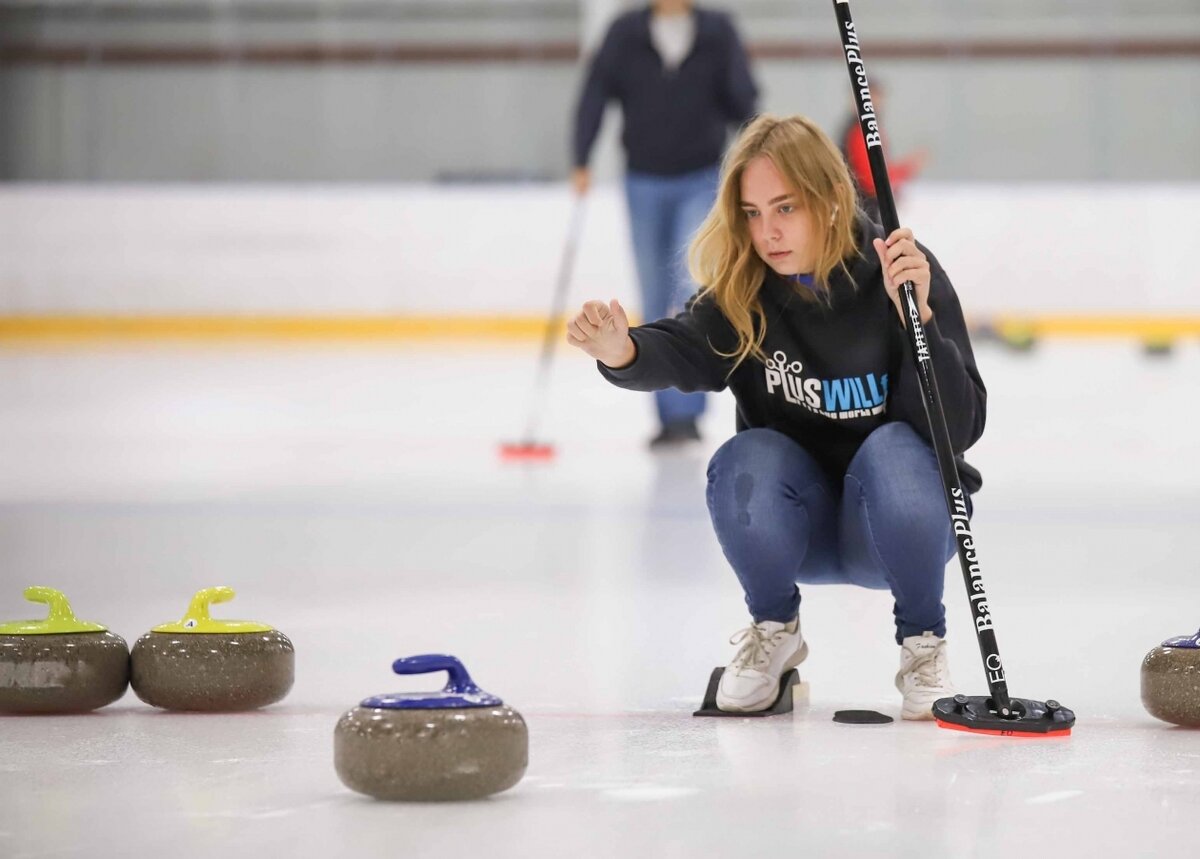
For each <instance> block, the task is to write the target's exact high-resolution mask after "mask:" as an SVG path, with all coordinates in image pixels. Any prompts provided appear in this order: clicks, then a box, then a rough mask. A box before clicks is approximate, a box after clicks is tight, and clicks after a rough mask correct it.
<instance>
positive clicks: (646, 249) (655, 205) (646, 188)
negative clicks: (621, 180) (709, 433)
mask: <svg viewBox="0 0 1200 859" xmlns="http://www.w3.org/2000/svg"><path fill="white" fill-rule="evenodd" d="M719 172H720V168H719V167H717V166H715V165H714V166H712V167H706V168H704V169H703V170H696V171H694V172H691V173H683V174H681V175H679V176H658V175H654V174H650V173H634V172H630V173H627V174H626V176H625V199H626V201H627V202H628V203H629V226H630V228H631V230H632V232H633V256H634V261H635V263H636V264H637V273H638V282H639V283H640V284H641V287H642V314H643V316H644V317H645V319H646V321H647V322H653V321H654V320H656V319H662V318H664V317H666V316H674V315H675V314H676V313H678V312H679V311H681V310H683V306H684V304H685V303H686V301H687V299H688V298H690V297H691V295H692V293H694V292H695V291H696V285H695V284H694V283H693V282H692V279H691V278H690V277H689V276H688V273H687V246H688V243H689V242H690V241H691V238H692V235H693V234H694V233H695V232H696V230H697V229H698V228H699V227H700V224H701V223H703V221H704V219H705V217H707V215H708V212H709V210H710V209H711V208H712V206H713V203H714V202H715V201H716V195H717V179H718V175H719ZM654 402H655V405H656V406H657V408H658V419H659V421H660V422H661V423H662V424H663V425H664V426H665V425H666V424H669V423H679V422H682V421H689V420H695V419H696V418H697V417H699V416H700V415H701V414H702V413H703V412H704V394H684V393H681V392H680V391H677V390H675V389H674V388H669V389H667V390H665V391H655V393H654Z"/></svg>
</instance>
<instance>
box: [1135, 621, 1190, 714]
mask: <svg viewBox="0 0 1200 859" xmlns="http://www.w3.org/2000/svg"><path fill="white" fill-rule="evenodd" d="M1142 704H1143V705H1144V706H1145V707H1146V712H1148V713H1149V714H1150V715H1151V716H1154V717H1155V718H1156V719H1162V720H1163V721H1164V722H1170V723H1171V724H1173V725H1183V726H1184V727H1187V728H1200V632H1197V633H1196V634H1195V635H1192V636H1180V637H1179V638H1169V639H1167V640H1166V641H1164V642H1163V643H1162V644H1161V645H1159V646H1158V647H1156V648H1154V649H1153V650H1151V651H1150V652H1149V653H1147V654H1146V658H1145V659H1143V660H1142Z"/></svg>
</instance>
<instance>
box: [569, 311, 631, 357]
mask: <svg viewBox="0 0 1200 859" xmlns="http://www.w3.org/2000/svg"><path fill="white" fill-rule="evenodd" d="M567 342H568V343H570V344H571V345H572V346H574V347H576V348H578V349H582V350H583V351H584V352H586V353H587V354H589V355H591V356H592V357H593V358H595V359H596V360H597V361H599V362H600V363H601V364H603V365H604V366H606V367H611V368H613V369H618V368H620V367H624V366H626V365H628V364H632V363H633V360H634V359H635V358H636V357H637V347H636V346H634V345H633V338H632V337H630V336H629V317H627V316H626V315H625V308H623V307H622V306H621V303H620V302H619V301H617V300H616V299H615V298H614V299H613V300H612V301H611V302H610V303H608V304H605V303H604V302H603V301H589V302H587V303H586V304H584V305H583V309H582V310H581V311H579V314H578V315H577V316H576V317H575V318H574V319H572V320H571V321H570V322H568V323H567Z"/></svg>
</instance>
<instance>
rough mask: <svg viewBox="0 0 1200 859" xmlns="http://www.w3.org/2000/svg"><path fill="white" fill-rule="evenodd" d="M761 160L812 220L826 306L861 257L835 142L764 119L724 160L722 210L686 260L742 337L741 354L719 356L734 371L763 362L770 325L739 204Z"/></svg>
mask: <svg viewBox="0 0 1200 859" xmlns="http://www.w3.org/2000/svg"><path fill="white" fill-rule="evenodd" d="M760 155H765V156H766V157H767V158H770V159H771V162H772V163H773V164H774V165H775V168H776V169H777V170H778V171H779V172H780V174H782V176H783V178H784V180H785V181H786V182H787V183H788V185H789V186H790V187H791V189H792V190H793V191H794V192H795V193H796V194H797V196H798V197H799V199H798V200H797V201H796V202H797V205H798V206H800V207H802V208H804V209H807V211H808V212H809V214H810V215H811V223H812V229H813V233H814V234H813V241H814V245H815V246H816V248H818V251H817V255H816V265H815V266H814V270H813V273H812V274H813V286H814V287H815V288H816V289H817V290H818V291H819V292H820V293H821V294H822V295H823V297H825V298H826V300H827V299H828V295H829V277H830V275H831V274H832V273H833V270H834V269H835V268H839V267H840V268H842V269H843V270H844V271H846V272H847V273H849V269H848V268H847V267H846V262H845V261H846V259H847V258H849V257H850V256H852V255H853V254H855V253H856V251H857V249H858V246H857V243H856V241H855V238H854V223H855V211H856V200H855V194H854V186H853V184H852V181H851V179H850V173H849V171H848V170H847V169H846V162H845V160H844V159H843V158H842V153H841V152H840V151H838V148H837V147H836V146H835V145H834V144H833V141H831V140H830V139H829V137H828V136H826V134H825V133H824V132H823V131H821V129H820V128H819V127H818V126H817V124H816V123H815V122H813V121H812V120H811V119H808V118H807V117H804V116H788V117H778V116H771V115H769V114H764V115H762V116H759V117H758V118H756V119H755V120H754V121H752V122H751V123H750V124H749V125H747V126H746V128H745V129H743V130H742V133H741V134H740V135H738V139H737V140H736V141H734V144H733V146H732V147H730V150H729V152H728V153H727V154H726V155H725V160H724V162H723V163H722V165H721V180H720V185H719V188H718V190H717V202H716V204H715V205H714V206H713V208H712V211H711V212H709V213H708V217H707V218H706V219H705V221H704V223H703V224H702V225H701V226H700V230H699V232H697V233H696V237H695V239H693V241H692V245H691V248H690V250H689V252H688V268H689V269H690V271H691V274H692V278H693V279H694V280H695V281H696V282H697V283H698V284H700V295H701V296H705V295H711V296H712V298H713V301H714V302H715V303H716V305H717V307H718V308H719V309H720V310H721V312H722V313H723V314H724V315H725V317H726V318H727V319H728V320H729V322H730V324H731V325H732V326H733V329H734V331H736V332H737V337H738V343H737V348H736V349H735V350H734V351H733V352H730V353H720V354H722V355H724V357H727V358H734V359H735V361H734V367H736V366H737V365H739V364H741V363H742V361H744V360H746V358H748V357H750V356H751V355H753V356H755V357H757V358H759V359H763V358H765V356H764V355H763V351H762V342H763V337H764V336H765V335H766V326H765V324H761V323H763V322H765V320H764V318H763V310H762V303H761V302H760V300H759V291H760V290H761V289H762V283H763V277H764V276H765V274H766V263H764V262H763V260H762V258H761V257H759V255H758V253H757V252H756V251H755V250H754V244H753V242H752V241H751V239H750V227H749V224H748V223H747V220H746V215H745V213H744V212H743V211H742V199H741V198H742V173H743V172H744V171H745V169H746V166H747V165H748V164H749V163H750V162H751V161H753V160H754V159H755V158H758V157H759V156H760ZM756 320H757V321H758V322H759V323H760V324H759V325H758V326H757V330H756V326H755V321H756Z"/></svg>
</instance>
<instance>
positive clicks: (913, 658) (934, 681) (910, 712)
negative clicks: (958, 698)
mask: <svg viewBox="0 0 1200 859" xmlns="http://www.w3.org/2000/svg"><path fill="white" fill-rule="evenodd" d="M896 688H897V689H899V690H900V693H901V694H902V695H903V696H904V706H903V707H902V708H901V710H900V717H901V718H902V719H913V720H918V721H919V720H924V719H932V718H933V702H934V701H936V700H938V699H939V698H952V697H954V684H953V682H952V681H951V680H950V666H949V665H948V664H947V661H946V641H945V639H942V638H938V637H937V636H936V635H934V634H933V633H932V632H923V633H921V634H920V635H910V636H909V637H908V638H906V639H904V641H903V642H901V644H900V670H899V671H898V672H896Z"/></svg>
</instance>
